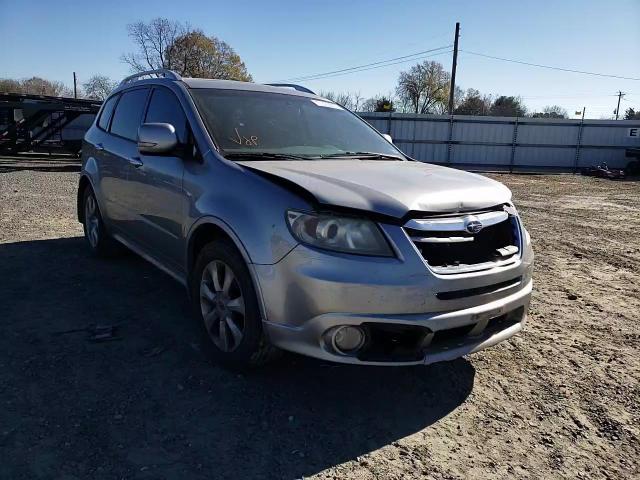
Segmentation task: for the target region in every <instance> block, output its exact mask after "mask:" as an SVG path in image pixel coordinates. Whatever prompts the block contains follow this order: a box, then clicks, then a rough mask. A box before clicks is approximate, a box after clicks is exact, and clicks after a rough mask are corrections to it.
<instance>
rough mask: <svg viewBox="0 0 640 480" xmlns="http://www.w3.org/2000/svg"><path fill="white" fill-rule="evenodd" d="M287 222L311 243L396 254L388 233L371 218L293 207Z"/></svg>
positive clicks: (338, 249)
mask: <svg viewBox="0 0 640 480" xmlns="http://www.w3.org/2000/svg"><path fill="white" fill-rule="evenodd" d="M287 222H289V226H290V227H291V233H293V236H294V237H296V238H297V239H298V240H299V241H300V242H302V243H306V244H307V245H311V246H314V247H318V248H324V249H327V250H334V251H336V252H346V253H356V254H360V255H376V256H381V257H392V256H393V252H392V251H391V248H390V247H389V244H388V243H387V240H386V239H385V237H384V235H383V234H382V232H381V231H380V229H379V228H378V226H377V225H376V224H375V223H374V222H372V221H370V220H363V219H359V218H349V217H336V216H333V215H325V214H313V213H303V212H296V211H293V210H289V211H288V212H287Z"/></svg>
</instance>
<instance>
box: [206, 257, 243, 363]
mask: <svg viewBox="0 0 640 480" xmlns="http://www.w3.org/2000/svg"><path fill="white" fill-rule="evenodd" d="M200 309H201V311H202V318H203V319H204V325H205V327H206V329H207V333H208V334H209V338H211V340H212V341H213V343H214V344H215V345H216V347H218V348H219V349H220V350H222V351H223V352H232V351H233V350H235V349H236V348H238V346H239V345H240V342H242V338H243V336H244V327H245V311H244V296H243V294H242V289H241V288H240V283H239V282H238V280H237V278H236V276H235V274H234V273H233V270H232V269H231V267H229V265H227V264H226V263H224V262H221V261H220V260H214V261H212V262H210V263H209V264H208V265H207V266H206V267H205V269H204V270H203V271H202V279H201V281H200Z"/></svg>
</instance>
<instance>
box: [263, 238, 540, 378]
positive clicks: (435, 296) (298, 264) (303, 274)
mask: <svg viewBox="0 0 640 480" xmlns="http://www.w3.org/2000/svg"><path fill="white" fill-rule="evenodd" d="M383 228H384V230H385V233H386V234H387V235H388V237H389V238H390V239H391V241H392V243H393V244H394V245H395V246H397V247H398V251H397V252H396V253H397V257H396V258H374V257H359V256H356V255H347V254H333V253H327V252H324V251H318V250H314V249H311V248H308V247H305V246H303V245H298V246H297V247H296V248H294V249H293V250H292V251H291V252H290V253H289V254H288V255H287V256H286V257H284V258H283V259H282V260H281V261H280V262H278V263H277V264H274V265H253V269H254V274H255V278H256V283H257V284H258V290H259V292H260V297H261V300H262V311H263V319H264V320H263V325H264V330H265V333H266V334H267V335H268V337H269V339H270V340H271V342H272V343H273V344H274V345H276V346H278V347H281V348H283V349H285V350H290V351H293V352H298V353H301V354H305V355H309V356H312V357H317V358H321V359H324V360H330V361H334V362H341V363H355V364H371V365H416V364H428V363H433V362H438V361H444V360H451V359H454V358H457V357H460V356H462V355H466V354H469V353H473V352H477V351H479V350H482V349H484V348H487V347H490V346H492V345H495V344H496V343H499V342H501V341H503V340H505V339H507V338H509V337H511V336H512V335H514V334H516V333H517V332H519V331H520V330H521V329H522V327H523V325H524V323H525V320H526V312H527V310H528V306H529V300H530V297H531V290H532V282H531V268H532V265H533V251H532V250H531V245H530V242H529V240H528V238H527V239H526V242H525V245H524V250H523V254H522V256H521V258H519V259H518V261H517V262H515V263H514V264H512V265H509V266H506V267H499V268H494V269H492V270H485V271H481V272H472V273H464V274H459V275H438V274H436V273H434V272H432V271H430V269H429V268H428V267H427V266H426V263H425V262H424V260H423V259H422V257H421V256H420V255H419V254H417V253H416V251H415V250H414V247H413V245H412V244H411V243H410V242H409V241H408V239H407V237H406V234H405V233H404V231H402V229H401V228H399V227H393V226H388V225H385V226H384V227H383ZM494 287H495V288H494ZM443 292H445V293H446V292H454V293H460V295H453V296H446V297H443V295H442V293H443ZM478 292H481V293H479V294H478ZM341 325H357V326H360V327H361V328H363V329H365V330H366V331H367V333H370V334H371V335H367V337H372V338H374V339H377V341H379V342H381V343H385V342H386V345H383V347H384V348H382V349H377V350H376V349H375V348H373V349H369V350H367V348H368V347H369V346H368V345H367V346H365V347H363V351H360V352H359V353H358V354H354V355H343V354H340V353H339V352H336V351H335V350H334V349H333V348H332V346H331V342H330V341H329V342H328V341H327V334H328V333H327V332H328V331H329V330H330V329H332V328H333V327H336V326H341ZM412 341H415V342H416V343H415V344H411V346H410V347H411V348H404V350H403V349H402V348H401V349H400V350H402V351H401V352H397V351H396V350H398V349H395V350H394V342H395V344H396V345H395V346H398V345H400V344H402V345H401V346H403V347H405V346H408V344H409V343H411V342H412ZM403 342H406V343H407V345H404V343H403ZM385 349H386V350H389V351H392V352H391V353H390V354H387V355H385V351H383V350H385ZM387 353H388V352H387ZM396 353H397V354H396Z"/></svg>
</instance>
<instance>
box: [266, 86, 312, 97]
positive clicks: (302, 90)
mask: <svg viewBox="0 0 640 480" xmlns="http://www.w3.org/2000/svg"><path fill="white" fill-rule="evenodd" d="M265 85H269V86H270V87H284V88H293V89H294V90H297V91H299V92H304V93H310V94H311V95H315V94H316V93H315V92H313V91H311V90H309V89H308V88H307V87H303V86H302V85H296V84H295V83H265Z"/></svg>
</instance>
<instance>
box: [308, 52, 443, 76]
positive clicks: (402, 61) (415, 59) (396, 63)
mask: <svg viewBox="0 0 640 480" xmlns="http://www.w3.org/2000/svg"><path fill="white" fill-rule="evenodd" d="M451 52H453V49H451V50H445V51H444V52H439V53H434V54H432V55H425V56H423V57H414V58H410V59H408V60H400V61H398V62H393V63H387V64H385V65H377V66H374V67H368V68H362V69H360V70H352V71H350V72H344V73H336V74H334V75H327V76H324V77H315V78H310V79H307V80H305V81H307V82H311V81H313V80H323V79H325V78H333V77H339V76H341V75H349V74H351V73H360V72H366V71H367V70H375V69H376V68H384V67H391V66H392V65H399V64H401V63H407V62H415V61H417V60H424V59H426V58H433V57H437V56H438V55H445V54H449V53H451Z"/></svg>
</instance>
